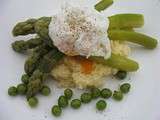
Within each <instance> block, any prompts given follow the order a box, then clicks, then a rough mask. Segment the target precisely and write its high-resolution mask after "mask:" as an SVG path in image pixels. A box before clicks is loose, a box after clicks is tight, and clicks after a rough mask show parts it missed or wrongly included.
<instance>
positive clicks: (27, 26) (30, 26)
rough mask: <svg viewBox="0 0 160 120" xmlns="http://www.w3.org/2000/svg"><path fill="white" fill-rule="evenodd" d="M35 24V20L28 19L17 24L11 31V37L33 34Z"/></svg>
mask: <svg viewBox="0 0 160 120" xmlns="http://www.w3.org/2000/svg"><path fill="white" fill-rule="evenodd" d="M36 22H37V20H36V19H28V20H26V21H24V22H19V23H17V24H16V25H15V27H14V28H13V31H12V33H13V36H18V35H28V34H34V33H35V30H34V24H35V23H36Z"/></svg>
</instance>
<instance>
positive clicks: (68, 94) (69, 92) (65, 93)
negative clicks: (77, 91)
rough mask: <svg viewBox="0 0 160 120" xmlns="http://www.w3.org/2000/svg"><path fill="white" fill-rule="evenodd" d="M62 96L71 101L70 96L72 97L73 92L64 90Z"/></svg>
mask: <svg viewBox="0 0 160 120" xmlns="http://www.w3.org/2000/svg"><path fill="white" fill-rule="evenodd" d="M64 95H65V97H66V98H67V99H71V97H72V95H73V91H72V90H71V89H65V90H64Z"/></svg>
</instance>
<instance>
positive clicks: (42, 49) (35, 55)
mask: <svg viewBox="0 0 160 120" xmlns="http://www.w3.org/2000/svg"><path fill="white" fill-rule="evenodd" d="M48 51H49V50H48V48H47V46H46V45H44V44H43V45H40V46H38V47H37V48H35V49H34V50H33V52H32V53H31V55H30V56H29V57H28V59H27V60H26V62H25V65H24V70H25V72H26V73H27V74H28V75H31V74H32V73H33V72H34V70H35V69H36V68H37V67H38V65H39V62H40V58H42V57H43V55H45V54H46V53H48Z"/></svg>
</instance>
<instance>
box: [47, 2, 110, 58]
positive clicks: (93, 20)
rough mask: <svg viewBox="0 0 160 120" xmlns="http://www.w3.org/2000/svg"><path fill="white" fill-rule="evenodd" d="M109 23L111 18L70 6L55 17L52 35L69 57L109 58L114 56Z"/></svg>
mask: <svg viewBox="0 0 160 120" xmlns="http://www.w3.org/2000/svg"><path fill="white" fill-rule="evenodd" d="M108 24H109V21H108V19H107V17H105V16H103V14H101V13H99V12H97V11H96V10H93V9H89V8H87V7H84V8H82V7H77V6H76V7H75V6H72V5H69V4H66V5H64V6H63V7H62V8H61V11H60V12H59V13H57V14H56V15H54V16H52V19H51V22H50V24H49V36H50V38H51V39H52V41H53V44H54V46H56V47H57V48H58V49H59V50H60V51H61V52H63V53H64V54H66V55H68V56H76V55H81V56H85V57H87V58H88V57H90V56H101V57H104V58H105V59H107V58H109V57H110V55H111V46H110V40H109V38H108V36H107V29H108Z"/></svg>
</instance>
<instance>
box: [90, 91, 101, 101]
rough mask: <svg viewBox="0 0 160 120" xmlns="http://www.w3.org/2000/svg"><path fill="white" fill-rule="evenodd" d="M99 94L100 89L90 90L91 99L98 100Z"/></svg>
mask: <svg viewBox="0 0 160 120" xmlns="http://www.w3.org/2000/svg"><path fill="white" fill-rule="evenodd" d="M100 92H101V91H100V89H98V88H92V89H91V95H92V98H93V99H96V98H98V97H99V96H100Z"/></svg>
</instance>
